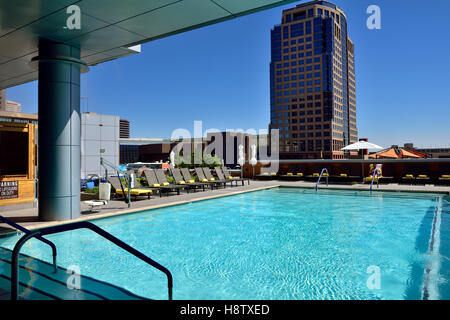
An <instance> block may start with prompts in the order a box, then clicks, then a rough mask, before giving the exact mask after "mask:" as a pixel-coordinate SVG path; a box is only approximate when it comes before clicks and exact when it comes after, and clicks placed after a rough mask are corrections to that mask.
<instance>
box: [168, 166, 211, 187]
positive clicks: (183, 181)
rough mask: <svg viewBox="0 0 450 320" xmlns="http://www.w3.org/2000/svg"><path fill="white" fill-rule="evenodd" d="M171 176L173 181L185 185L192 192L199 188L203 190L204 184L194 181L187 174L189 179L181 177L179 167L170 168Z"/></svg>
mask: <svg viewBox="0 0 450 320" xmlns="http://www.w3.org/2000/svg"><path fill="white" fill-rule="evenodd" d="M172 177H173V178H174V179H175V183H176V184H179V185H185V186H186V187H188V188H190V189H193V190H194V192H195V191H196V190H197V189H198V188H200V189H203V191H205V184H204V183H203V184H202V183H197V182H195V181H194V180H193V179H192V178H191V177H190V175H189V177H188V178H189V179H185V178H183V174H182V172H181V170H180V169H178V168H174V169H172Z"/></svg>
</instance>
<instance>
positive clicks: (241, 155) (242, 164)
mask: <svg viewBox="0 0 450 320" xmlns="http://www.w3.org/2000/svg"><path fill="white" fill-rule="evenodd" d="M238 163H239V165H240V166H241V178H242V169H243V167H244V163H245V159H244V146H243V145H242V144H240V145H239V159H238Z"/></svg>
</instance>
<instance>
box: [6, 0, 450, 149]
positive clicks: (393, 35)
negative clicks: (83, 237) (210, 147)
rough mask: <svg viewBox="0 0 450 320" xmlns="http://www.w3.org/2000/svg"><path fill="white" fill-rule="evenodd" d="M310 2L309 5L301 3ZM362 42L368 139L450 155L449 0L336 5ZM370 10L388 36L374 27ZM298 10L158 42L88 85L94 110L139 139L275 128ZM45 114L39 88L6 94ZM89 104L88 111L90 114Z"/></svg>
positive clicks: (360, 93)
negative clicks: (290, 20)
mask: <svg viewBox="0 0 450 320" xmlns="http://www.w3.org/2000/svg"><path fill="white" fill-rule="evenodd" d="M299 3H301V2H299ZM334 3H336V4H337V5H339V6H340V7H341V8H343V9H344V11H345V12H346V15H347V18H348V23H349V35H350V37H351V38H352V40H353V41H354V42H355V51H356V52H355V55H356V80H357V81H356V82H357V83H356V89H357V117H358V118H357V120H358V129H359V136H360V137H367V138H369V140H370V141H372V142H374V143H377V144H380V145H382V146H385V147H387V146H390V145H392V144H403V143H405V142H414V143H415V144H416V145H417V146H436V145H439V146H450V122H449V120H450V59H449V58H450V56H449V54H450V41H449V32H450V19H449V18H448V15H449V13H450V1H448V0H435V1H432V2H429V1H418V0H395V1H393V0H370V1H366V0H335V1H334ZM371 4H377V5H379V6H380V8H381V14H382V17H381V18H382V29H381V30H369V29H367V27H366V20H367V17H368V14H366V9H367V7H368V6H369V5H371ZM294 5H295V3H294V4H292V5H289V6H285V7H278V8H274V9H271V10H267V11H263V12H259V13H256V14H253V15H249V16H245V17H241V18H238V19H234V20H231V21H227V22H224V23H220V24H216V25H213V26H208V27H205V28H202V29H198V30H194V31H190V32H187V33H183V34H179V35H176V36H172V37H169V38H165V39H161V40H157V41H154V42H151V43H147V44H145V45H143V46H142V52H141V53H140V54H138V55H134V56H130V57H126V58H122V59H119V60H115V61H112V62H107V63H104V64H101V65H99V66H96V67H92V68H91V71H90V72H89V73H87V74H85V75H83V76H82V96H88V97H89V99H88V101H89V103H88V105H89V111H91V112H97V113H102V114H113V115H119V116H120V117H122V118H125V119H128V120H130V121H131V134H132V136H133V137H154V138H167V137H170V135H171V133H172V131H173V130H174V129H176V128H186V129H188V130H190V131H191V132H192V131H193V121H194V120H202V121H203V128H204V129H207V128H217V129H220V130H225V129H237V128H243V129H244V130H245V129H248V128H255V129H267V126H268V123H269V118H270V112H269V108H270V107H269V62H270V29H271V28H272V27H273V25H274V24H278V23H280V20H281V11H282V10H283V9H285V8H289V7H292V6H294ZM7 95H8V99H11V100H14V101H18V102H21V103H22V105H23V111H24V112H37V83H36V82H33V83H29V84H25V85H21V86H17V87H14V88H11V89H8V91H7ZM86 109H87V107H86V103H85V101H83V103H82V111H86Z"/></svg>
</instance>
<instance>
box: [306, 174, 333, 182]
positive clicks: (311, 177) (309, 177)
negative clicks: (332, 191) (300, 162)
mask: <svg viewBox="0 0 450 320" xmlns="http://www.w3.org/2000/svg"><path fill="white" fill-rule="evenodd" d="M319 177H320V173H319V172H313V174H312V175H307V176H306V177H305V180H307V181H314V182H317V180H318V179H319ZM326 177H328V178H329V177H330V175H329V174H328V173H326V172H324V173H323V174H322V178H326Z"/></svg>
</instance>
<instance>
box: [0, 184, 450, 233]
mask: <svg viewBox="0 0 450 320" xmlns="http://www.w3.org/2000/svg"><path fill="white" fill-rule="evenodd" d="M315 185H316V184H315V183H314V182H305V181H278V180H269V181H257V180H251V182H250V185H248V184H247V182H246V183H245V185H244V186H238V187H232V188H231V187H229V186H227V188H225V189H223V188H221V189H218V190H217V189H215V190H212V191H211V190H209V189H207V190H206V191H204V192H203V191H197V192H192V191H191V192H190V193H186V192H183V193H181V194H180V195H170V196H166V195H163V196H162V197H161V198H160V197H159V196H158V195H156V196H152V198H151V199H149V200H148V199H145V200H136V201H132V203H131V206H130V208H129V207H128V205H127V204H126V203H125V202H124V201H123V200H111V201H109V202H108V204H107V205H105V206H102V207H101V208H100V209H99V212H95V213H93V212H90V209H89V206H88V205H86V204H85V203H83V202H82V203H81V209H82V214H81V217H79V218H77V219H74V220H69V221H51V222H42V221H38V210H37V208H27V209H21V210H11V211H6V212H3V213H2V215H3V216H4V217H6V218H9V219H10V220H12V221H14V222H16V223H18V224H20V225H22V226H24V227H26V228H28V229H37V228H43V227H48V226H54V225H60V224H65V223H71V222H75V221H86V220H94V219H101V218H106V217H111V216H116V215H121V214H130V213H133V212H138V211H142V210H150V209H156V208H162V207H167V206H173V205H179V204H183V203H189V202H195V201H202V200H208V199H213V198H218V197H223V196H230V195H235V194H240V193H245V192H251V191H258V190H263V189H268V188H276V187H301V188H315ZM319 188H320V189H322V188H328V189H340V190H366V191H369V188H370V186H369V185H367V184H354V185H338V184H329V186H328V187H327V186H326V185H325V184H321V185H320V186H319ZM373 190H374V191H375V192H376V191H393V192H421V193H443V194H447V195H450V187H436V186H434V185H403V184H402V185H398V184H383V185H379V187H378V188H377V187H376V186H374V188H373ZM15 232H16V231H15V229H13V228H11V227H10V226H8V225H6V224H1V223H0V235H2V236H5V235H7V234H11V233H15Z"/></svg>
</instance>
